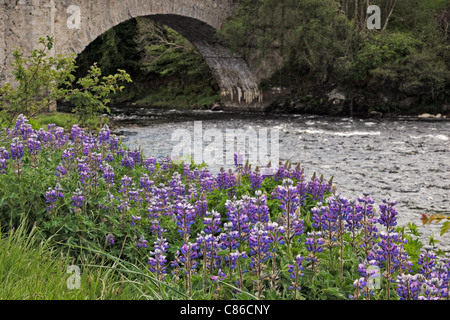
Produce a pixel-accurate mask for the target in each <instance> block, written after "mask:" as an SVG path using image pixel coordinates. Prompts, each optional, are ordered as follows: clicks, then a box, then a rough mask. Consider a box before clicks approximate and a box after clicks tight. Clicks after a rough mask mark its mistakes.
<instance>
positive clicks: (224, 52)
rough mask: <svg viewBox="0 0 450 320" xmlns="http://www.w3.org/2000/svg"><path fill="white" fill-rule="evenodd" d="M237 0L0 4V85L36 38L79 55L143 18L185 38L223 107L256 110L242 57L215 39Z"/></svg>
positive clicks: (19, 0) (15, 0) (5, 0)
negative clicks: (17, 50)
mask: <svg viewBox="0 0 450 320" xmlns="http://www.w3.org/2000/svg"><path fill="white" fill-rule="evenodd" d="M239 2H240V0H126V1H123V0H97V1H91V0H0V85H2V84H4V83H6V82H13V79H12V77H11V74H10V71H11V66H10V65H11V61H12V52H11V51H12V50H13V48H14V47H22V48H23V50H24V51H25V52H29V51H31V50H32V49H34V48H37V47H38V42H39V38H40V37H45V36H47V35H49V36H53V37H54V38H55V45H54V48H53V50H52V52H51V54H52V55H58V54H63V55H66V54H79V53H80V52H82V51H83V50H84V49H85V48H86V47H87V46H88V45H89V44H90V43H91V42H92V41H93V40H95V39H96V38H97V37H98V36H99V35H101V34H102V33H104V32H105V31H107V30H108V29H110V28H112V27H114V26H116V25H118V24H119V23H121V22H123V21H126V20H128V19H131V18H135V17H138V16H148V17H149V18H154V19H159V20H160V21H161V22H163V23H167V24H168V25H170V26H171V27H173V28H175V29H176V30H177V31H179V32H181V33H182V34H183V35H185V36H186V37H187V38H188V40H190V41H191V42H192V43H193V44H194V45H195V46H197V48H198V49H199V51H200V53H201V54H202V55H203V56H204V58H205V60H206V61H207V63H208V64H209V65H210V67H211V69H212V70H213V72H214V73H215V75H216V77H217V79H218V82H219V85H220V87H221V90H222V98H223V102H224V103H225V104H227V105H230V106H240V105H255V104H256V106H258V105H259V104H260V103H261V99H262V96H261V94H260V92H259V90H258V86H257V81H256V79H255V78H254V77H253V74H252V72H251V70H250V69H249V67H248V65H247V64H246V63H245V62H244V61H243V59H241V57H238V56H233V55H232V54H231V53H230V52H229V50H228V49H227V48H225V47H223V46H222V45H221V44H220V43H219V42H218V41H217V40H216V39H215V38H214V32H213V31H214V29H216V28H219V27H220V26H221V24H222V23H223V22H224V21H225V19H226V18H227V17H229V16H230V15H231V14H232V13H233V12H234V10H235V9H236V8H237V6H238V5H239Z"/></svg>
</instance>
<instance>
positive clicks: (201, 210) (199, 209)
mask: <svg viewBox="0 0 450 320" xmlns="http://www.w3.org/2000/svg"><path fill="white" fill-rule="evenodd" d="M194 191H196V189H195V190H194ZM195 209H196V213H197V216H198V217H204V216H205V215H206V213H207V211H208V200H207V199H206V193H205V192H202V194H201V195H200V199H198V200H197V201H196V202H195Z"/></svg>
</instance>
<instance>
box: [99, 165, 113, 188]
mask: <svg viewBox="0 0 450 320" xmlns="http://www.w3.org/2000/svg"><path fill="white" fill-rule="evenodd" d="M100 169H101V170H102V171H103V179H105V182H106V183H107V184H108V186H112V185H113V184H114V169H113V167H111V166H110V165H109V164H105V165H102V166H100Z"/></svg>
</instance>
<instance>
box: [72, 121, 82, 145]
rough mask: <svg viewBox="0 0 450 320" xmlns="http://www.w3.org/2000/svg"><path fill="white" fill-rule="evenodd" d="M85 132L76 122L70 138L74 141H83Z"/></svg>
mask: <svg viewBox="0 0 450 320" xmlns="http://www.w3.org/2000/svg"><path fill="white" fill-rule="evenodd" d="M83 134H84V132H83V130H82V129H81V128H80V127H79V126H78V124H74V125H73V126H72V129H71V130H70V140H71V141H72V142H74V143H77V142H81V141H82V136H83Z"/></svg>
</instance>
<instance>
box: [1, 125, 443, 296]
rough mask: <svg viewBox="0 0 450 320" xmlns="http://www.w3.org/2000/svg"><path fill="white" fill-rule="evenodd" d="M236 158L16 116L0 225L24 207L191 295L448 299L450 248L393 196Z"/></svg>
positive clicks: (7, 144) (7, 140)
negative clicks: (159, 151)
mask: <svg viewBox="0 0 450 320" xmlns="http://www.w3.org/2000/svg"><path fill="white" fill-rule="evenodd" d="M234 169H235V170H234V171H233V170H231V169H229V170H228V171H227V170H225V169H223V170H221V171H220V172H219V173H218V174H217V175H213V174H211V173H210V172H209V171H208V169H207V168H206V167H204V166H202V165H195V164H193V163H179V162H172V161H171V159H169V158H163V159H159V160H158V159H155V158H146V157H145V156H144V155H143V153H142V152H141V150H139V149H128V148H127V147H126V146H124V145H123V144H122V143H121V141H120V140H119V139H118V138H117V137H115V136H113V135H111V133H110V130H109V128H108V127H107V126H105V127H104V128H103V129H102V130H101V131H100V132H99V133H98V134H97V135H95V134H92V133H88V132H84V131H83V130H82V129H81V128H80V127H79V126H77V125H75V126H73V128H72V130H71V131H70V132H65V131H64V130H63V129H62V128H59V127H56V126H54V125H49V126H48V128H47V130H45V129H40V130H33V129H32V128H31V127H30V125H29V124H28V120H27V119H26V118H25V117H24V116H19V117H18V118H17V121H16V125H15V127H13V128H10V129H7V130H4V131H3V132H2V134H1V136H0V172H1V174H0V223H1V228H2V229H3V231H8V229H10V228H13V227H17V226H18V224H19V221H22V220H23V219H24V218H25V219H26V221H28V224H29V227H30V228H31V227H32V226H33V225H35V227H36V228H38V229H39V230H40V234H41V235H42V237H50V236H52V239H53V240H54V241H55V243H56V248H59V249H61V250H64V251H65V252H66V251H67V248H70V252H69V253H70V254H72V255H73V256H74V257H75V258H76V259H82V258H83V256H84V255H86V254H88V253H87V252H89V250H82V249H80V248H89V247H91V248H97V249H101V250H103V252H105V253H107V254H109V255H114V256H116V257H120V258H122V259H124V260H127V261H130V262H132V263H139V262H140V265H141V266H142V269H143V271H144V272H146V273H147V274H148V276H150V277H152V278H153V279H155V281H156V282H155V283H157V290H164V284H167V285H169V284H170V286H173V285H175V286H178V288H179V290H180V291H183V290H184V291H183V292H185V293H186V295H187V296H188V297H191V298H193V299H205V298H207V297H209V298H216V299H234V298H237V299H244V298H248V297H253V298H257V299H448V290H449V282H448V277H449V271H450V257H449V256H448V255H443V254H442V253H441V252H436V250H434V248H433V247H430V246H423V245H422V243H421V242H420V241H417V237H416V231H415V229H414V227H413V225H410V226H409V229H408V230H406V229H405V228H404V227H402V228H400V227H398V226H397V222H396V217H397V215H398V214H399V213H398V212H397V211H396V209H395V204H396V202H395V201H393V200H390V199H385V200H383V201H382V202H381V203H380V205H379V206H378V207H377V206H376V205H375V204H374V200H373V199H372V198H371V197H370V194H369V193H368V192H364V193H363V194H362V195H361V196H360V197H359V198H357V199H355V200H349V199H346V198H345V197H343V196H341V195H340V193H339V192H337V190H336V187H335V186H332V180H330V181H326V180H325V179H324V178H323V177H322V176H321V177H318V176H317V175H316V174H314V175H313V176H312V178H311V179H309V180H308V179H306V178H305V176H304V170H303V168H301V166H300V165H296V166H293V165H291V164H290V163H289V162H286V163H280V165H279V167H278V171H277V173H276V174H275V175H274V176H263V175H261V171H259V170H258V169H257V168H255V169H254V170H253V169H252V168H251V167H250V166H248V165H242V164H241V165H236V167H235V168H234Z"/></svg>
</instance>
